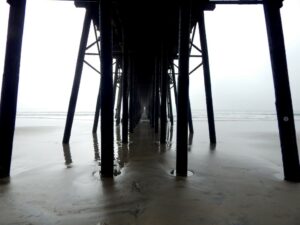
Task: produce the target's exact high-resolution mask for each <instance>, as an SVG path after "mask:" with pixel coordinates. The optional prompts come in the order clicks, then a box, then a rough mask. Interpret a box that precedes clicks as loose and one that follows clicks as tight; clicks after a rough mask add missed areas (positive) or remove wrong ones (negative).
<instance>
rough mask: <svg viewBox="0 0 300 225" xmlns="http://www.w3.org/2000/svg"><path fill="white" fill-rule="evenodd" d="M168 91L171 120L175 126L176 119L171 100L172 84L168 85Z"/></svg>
mask: <svg viewBox="0 0 300 225" xmlns="http://www.w3.org/2000/svg"><path fill="white" fill-rule="evenodd" d="M167 91H168V92H167V94H168V109H169V118H170V122H171V125H172V126H173V124H174V117H173V107H172V98H171V90H170V83H169V84H168V89H167Z"/></svg>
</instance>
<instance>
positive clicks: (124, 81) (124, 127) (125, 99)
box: [122, 31, 129, 143]
mask: <svg viewBox="0 0 300 225" xmlns="http://www.w3.org/2000/svg"><path fill="white" fill-rule="evenodd" d="M128 71H129V62H128V43H127V38H126V34H125V33H124V31H123V75H122V86H123V88H122V92H123V115H122V142H123V143H128Z"/></svg>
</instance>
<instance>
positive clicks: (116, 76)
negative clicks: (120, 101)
mask: <svg viewBox="0 0 300 225" xmlns="http://www.w3.org/2000/svg"><path fill="white" fill-rule="evenodd" d="M118 75H119V61H118V60H116V67H115V76H114V89H113V90H114V96H113V97H114V98H113V100H114V106H115V102H116V91H117V84H118Z"/></svg>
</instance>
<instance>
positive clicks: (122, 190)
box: [0, 118, 300, 225]
mask: <svg viewBox="0 0 300 225" xmlns="http://www.w3.org/2000/svg"><path fill="white" fill-rule="evenodd" d="M297 123H298V125H300V124H299V122H297ZM63 126H64V120H47V119H24V118H23V119H18V121H17V130H16V136H15V143H14V154H13V162H12V177H11V179H10V182H9V183H7V184H1V185H0V224H3V225H4V224H18V225H23V224H24V225H25V224H26V225H29V224H61V225H69V224H70V225H77V224H78V225H81V224H82V225H89V224H91V225H181V224H182V225H183V224H185V225H186V224H189V225H223V224H224V225H249V224H253V225H254V224H255V225H268V224H272V225H273V224H275V225H276V224H278V225H297V224H300V222H299V221H300V214H299V212H300V184H295V183H288V182H285V181H283V176H282V163H281V154H280V144H279V139H278V131H277V124H276V121H265V122H264V121H217V122H216V129H217V142H218V144H217V146H216V147H215V148H212V147H211V146H210V144H209V138H208V130H207V129H208V128H207V124H206V122H205V121H194V128H195V134H194V136H193V138H192V137H190V146H189V169H190V170H191V171H193V173H194V175H193V176H190V177H187V178H177V177H173V176H171V175H170V171H171V170H172V169H174V167H175V159H176V152H175V145H176V144H175V143H176V127H174V128H173V134H172V135H171V132H170V130H169V132H168V138H169V139H168V140H169V142H168V144H166V145H159V143H158V140H159V137H158V136H156V135H155V134H154V133H153V131H152V130H151V128H150V126H149V123H148V122H146V121H144V122H142V123H140V125H139V126H138V127H137V128H136V130H135V133H134V134H131V135H130V144H129V146H128V145H122V144H121V143H120V142H119V140H120V130H121V129H120V128H116V135H115V139H116V144H115V152H116V153H115V155H116V158H117V160H116V165H118V167H119V168H117V169H116V172H120V174H119V175H117V176H115V177H114V178H113V179H101V178H100V176H99V160H100V159H99V152H98V149H99V142H100V140H97V139H95V137H94V138H93V135H92V134H91V129H92V122H91V121H89V120H76V121H75V122H74V129H73V133H72V137H71V142H70V145H69V146H65V147H64V148H63V146H62V145H61V139H62V134H63ZM298 127H299V126H298ZM298 134H300V131H299V130H298ZM298 137H299V135H298ZM298 145H299V146H300V140H298Z"/></svg>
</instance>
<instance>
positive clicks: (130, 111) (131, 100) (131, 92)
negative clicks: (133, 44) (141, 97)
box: [129, 57, 135, 133]
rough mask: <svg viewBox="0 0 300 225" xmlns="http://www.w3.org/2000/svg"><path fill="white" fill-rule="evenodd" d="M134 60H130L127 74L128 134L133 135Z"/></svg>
mask: <svg viewBox="0 0 300 225" xmlns="http://www.w3.org/2000/svg"><path fill="white" fill-rule="evenodd" d="M133 62H134V58H133V57H131V58H130V61H129V63H130V74H129V83H130V84H129V85H130V89H129V132H130V133H133V130H134V107H135V105H134V88H135V87H134V76H135V74H134V73H135V69H134V63H133Z"/></svg>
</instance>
